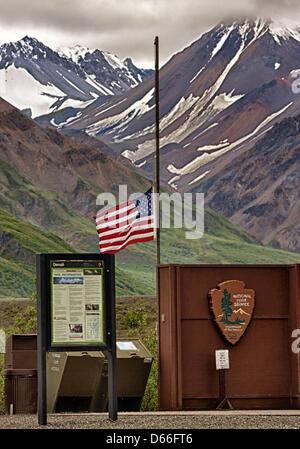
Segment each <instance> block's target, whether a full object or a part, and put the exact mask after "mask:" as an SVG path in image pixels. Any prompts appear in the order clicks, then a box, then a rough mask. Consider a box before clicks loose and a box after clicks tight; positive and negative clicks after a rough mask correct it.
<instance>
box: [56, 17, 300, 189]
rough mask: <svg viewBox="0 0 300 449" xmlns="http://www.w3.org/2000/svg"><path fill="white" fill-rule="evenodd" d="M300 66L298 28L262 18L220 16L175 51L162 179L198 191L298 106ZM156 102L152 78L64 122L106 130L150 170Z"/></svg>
mask: <svg viewBox="0 0 300 449" xmlns="http://www.w3.org/2000/svg"><path fill="white" fill-rule="evenodd" d="M298 69H299V70H300V32H299V30H296V29H292V28H289V27H282V26H279V25H278V24H275V23H274V22H271V21H264V20H259V19H257V20H245V21H242V22H232V23H220V24H218V25H217V26H216V27H214V28H213V29H212V30H210V31H209V32H207V33H205V34H203V35H202V36H201V37H200V39H199V40H197V41H195V42H194V43H193V44H192V45H190V46H189V47H187V48H186V49H184V50H183V51H181V52H180V53H178V54H176V55H174V56H173V57H172V58H171V59H170V60H169V62H168V63H167V64H166V65H165V66H164V67H163V68H162V69H161V70H160V117H161V120H160V131H161V138H160V146H161V164H162V179H163V180H165V181H167V182H168V183H169V185H171V186H173V187H174V188H178V189H179V190H197V187H198V186H199V184H200V183H201V182H202V181H203V180H204V179H205V180H209V179H210V177H211V176H213V175H216V173H217V172H218V171H219V170H221V169H222V166H224V164H225V163H229V162H230V160H232V159H234V158H235V157H236V155H238V154H239V153H240V152H242V151H244V150H245V149H247V148H249V147H250V146H251V145H253V144H254V142H255V141H256V139H258V138H259V137H261V136H262V135H263V134H264V133H265V132H266V131H267V130H269V129H270V128H271V127H272V126H273V124H274V123H275V122H277V121H280V120H282V119H283V118H284V117H286V116H293V115H296V114H297V113H299V112H300V95H299V94H297V90H300V89H298V88H297V83H298V81H297V76H298V75H297V73H298V72H297V70H298ZM299 77H300V71H299V76H298V78H299ZM299 83H300V81H299ZM154 107H155V104H154V88H153V78H151V79H148V80H146V81H145V82H144V83H142V84H141V85H140V86H138V87H137V88H136V89H133V90H132V91H131V92H130V93H126V95H119V96H117V97H114V98H110V99H108V100H107V101H105V102H100V101H98V100H96V101H95V102H94V103H93V104H92V105H90V106H88V107H86V108H85V109H84V110H83V111H82V114H81V115H80V116H77V117H73V118H70V121H69V122H68V123H67V124H66V129H68V133H70V131H71V130H72V129H73V130H77V131H78V130H79V129H81V130H84V131H85V132H86V133H88V134H89V135H90V136H93V137H105V140H106V141H111V142H112V143H113V144H114V149H116V148H117V146H118V147H119V152H120V154H122V155H123V156H124V157H126V158H128V159H130V160H131V161H132V162H133V163H134V164H135V165H136V166H137V167H139V168H140V169H141V170H142V171H143V173H144V174H151V173H152V162H153V151H154V148H155V143H154V130H155V127H154ZM54 123H56V124H57V125H58V126H59V119H58V118H55V120H54Z"/></svg>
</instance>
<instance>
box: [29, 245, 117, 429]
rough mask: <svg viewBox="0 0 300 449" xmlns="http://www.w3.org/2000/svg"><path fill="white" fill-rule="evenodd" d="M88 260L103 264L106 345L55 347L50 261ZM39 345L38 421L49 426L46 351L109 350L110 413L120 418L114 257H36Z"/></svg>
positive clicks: (112, 416) (54, 255)
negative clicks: (53, 339)
mask: <svg viewBox="0 0 300 449" xmlns="http://www.w3.org/2000/svg"><path fill="white" fill-rule="evenodd" d="M55 260H60V261H61V260H86V261H89V260H91V261H103V263H104V309H105V310H104V319H105V322H104V340H105V344H99V345H95V344H93V343H92V344H87V343H82V344H79V345H75V344H74V343H72V344H69V345H61V344H58V345H53V344H52V341H51V324H52V323H51V284H50V282H51V270H50V261H51V262H53V261H55ZM36 274H37V319H38V326H37V343H38V422H39V424H44V425H45V424H47V389H46V352H59V351H61V352H71V351H107V359H108V400H109V401H108V411H109V418H110V419H111V420H112V421H115V420H116V419H117V363H116V307H115V257H114V254H88V253H83V254H81V253H80V254H79V253H75V254H73V253H67V254H65V253H48V254H37V255H36Z"/></svg>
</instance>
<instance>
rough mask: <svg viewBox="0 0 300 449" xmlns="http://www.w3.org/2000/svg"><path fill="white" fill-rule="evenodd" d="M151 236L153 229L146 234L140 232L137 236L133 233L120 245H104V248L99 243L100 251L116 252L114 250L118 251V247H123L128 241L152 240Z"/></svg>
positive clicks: (152, 235)
mask: <svg viewBox="0 0 300 449" xmlns="http://www.w3.org/2000/svg"><path fill="white" fill-rule="evenodd" d="M153 237H154V231H152V232H150V233H147V234H142V235H140V236H139V237H136V236H135V235H133V236H131V237H130V238H129V239H128V240H126V242H124V243H123V244H122V245H112V246H109V247H106V248H104V249H101V244H100V249H101V253H104V252H109V253H116V252H118V251H120V249H124V248H125V247H126V246H127V245H129V244H130V243H137V242H147V241H149V240H153Z"/></svg>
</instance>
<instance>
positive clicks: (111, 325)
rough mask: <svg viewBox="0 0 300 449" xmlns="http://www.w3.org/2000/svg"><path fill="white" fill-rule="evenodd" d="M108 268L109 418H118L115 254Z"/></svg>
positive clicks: (110, 257) (113, 419)
mask: <svg viewBox="0 0 300 449" xmlns="http://www.w3.org/2000/svg"><path fill="white" fill-rule="evenodd" d="M108 257H109V263H108V264H107V265H106V269H108V270H109V271H110V272H111V276H110V279H111V285H109V288H108V291H109V292H110V298H109V306H108V307H109V310H108V311H107V312H108V314H107V318H108V319H107V323H108V329H107V346H108V350H107V362H108V415H109V419H110V420H112V421H116V420H117V419H118V378H117V354H116V352H117V351H116V305H115V256H114V254H110V255H109V256H108Z"/></svg>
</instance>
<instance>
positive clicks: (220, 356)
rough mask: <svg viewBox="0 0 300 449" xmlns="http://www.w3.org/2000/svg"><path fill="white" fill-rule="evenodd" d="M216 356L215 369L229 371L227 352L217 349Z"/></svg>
mask: <svg viewBox="0 0 300 449" xmlns="http://www.w3.org/2000/svg"><path fill="white" fill-rule="evenodd" d="M215 354H216V369H217V370H218V369H229V351H228V349H217V350H216V351H215Z"/></svg>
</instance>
